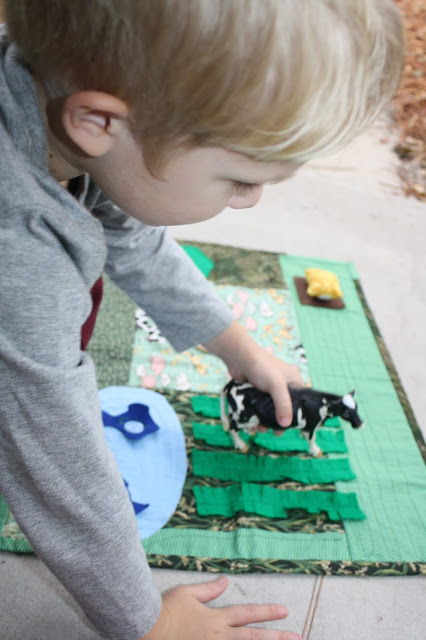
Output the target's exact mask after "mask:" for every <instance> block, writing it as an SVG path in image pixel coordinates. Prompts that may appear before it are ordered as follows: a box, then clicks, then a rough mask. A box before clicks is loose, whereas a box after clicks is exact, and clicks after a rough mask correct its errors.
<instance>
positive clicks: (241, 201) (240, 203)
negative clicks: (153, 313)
mask: <svg viewBox="0 0 426 640" xmlns="http://www.w3.org/2000/svg"><path fill="white" fill-rule="evenodd" d="M262 193H263V185H262V184H259V185H257V186H256V187H255V188H254V189H250V192H249V193H247V194H245V195H243V194H235V195H233V196H232V198H231V199H230V201H229V202H228V205H227V206H228V207H230V208H231V209H249V208H250V207H254V205H255V204H257V203H258V202H259V200H260V198H261V196H262Z"/></svg>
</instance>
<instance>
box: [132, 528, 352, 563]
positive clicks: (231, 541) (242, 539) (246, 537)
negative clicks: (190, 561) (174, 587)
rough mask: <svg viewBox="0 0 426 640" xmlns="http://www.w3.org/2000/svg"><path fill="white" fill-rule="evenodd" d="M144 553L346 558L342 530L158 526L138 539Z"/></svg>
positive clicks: (346, 552)
mask: <svg viewBox="0 0 426 640" xmlns="http://www.w3.org/2000/svg"><path fill="white" fill-rule="evenodd" d="M142 544H143V547H144V549H145V551H146V553H148V554H152V555H157V554H159V555H162V554H165V555H167V554H169V555H171V556H176V555H178V556H199V557H201V558H203V557H212V558H228V559H230V560H233V559H236V558H245V559H252V558H259V559H268V560H280V559H282V558H285V559H286V560H323V559H324V558H327V560H328V561H330V562H337V561H345V560H348V558H349V551H348V547H347V542H346V536H345V535H344V534H342V533H333V532H328V533H318V534H316V535H311V534H309V533H282V532H275V531H263V530H259V529H238V530H237V531H210V530H207V531H206V530H202V529H185V530H179V529H162V530H161V531H158V532H157V533H155V534H154V535H153V536H150V537H149V538H146V539H145V540H143V541H142Z"/></svg>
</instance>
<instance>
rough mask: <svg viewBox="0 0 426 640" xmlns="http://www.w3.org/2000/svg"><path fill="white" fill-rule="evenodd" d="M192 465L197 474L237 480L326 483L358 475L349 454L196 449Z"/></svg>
mask: <svg viewBox="0 0 426 640" xmlns="http://www.w3.org/2000/svg"><path fill="white" fill-rule="evenodd" d="M192 465H193V473H194V475H195V476H207V477H210V478H218V479H219V480H234V481H236V482H242V481H247V482H251V481H254V482H273V481H279V480H285V479H290V480H295V481H296V482H303V483H304V484H324V483H330V482H336V481H337V480H353V479H354V478H355V475H354V473H353V471H352V469H351V468H350V465H349V460H348V459H347V458H339V459H336V460H317V459H311V458H310V459H306V460H303V459H301V458H294V457H279V458H272V457H271V456H252V455H247V454H241V453H228V452H227V451H220V452H215V451H212V452H211V451H200V450H199V449H194V450H193V452H192Z"/></svg>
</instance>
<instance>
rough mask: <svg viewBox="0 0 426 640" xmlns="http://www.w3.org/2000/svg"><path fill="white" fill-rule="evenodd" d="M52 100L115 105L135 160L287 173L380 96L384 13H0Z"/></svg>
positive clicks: (158, 1)
mask: <svg viewBox="0 0 426 640" xmlns="http://www.w3.org/2000/svg"><path fill="white" fill-rule="evenodd" d="M6 21H7V23H8V29H9V32H10V36H11V38H12V40H14V41H16V43H17V44H18V46H19V47H20V49H21V51H22V54H23V56H24V58H25V60H26V61H27V63H28V64H29V65H30V67H31V68H32V69H33V71H34V72H35V74H36V76H37V77H38V78H39V80H40V82H41V83H42V85H43V87H44V90H45V92H46V93H47V94H48V96H50V98H51V99H52V101H54V99H59V98H63V97H65V96H69V95H71V94H73V93H76V92H81V91H87V90H90V91H92V90H94V91H98V92H102V93H105V94H107V95H111V96H114V97H117V98H119V99H120V100H121V101H122V102H123V103H124V104H125V105H126V106H127V107H128V115H126V120H127V121H128V123H129V124H130V129H131V131H132V135H133V136H134V137H135V138H136V139H137V140H138V142H140V143H141V145H142V149H143V155H144V160H145V162H146V164H147V166H148V167H149V168H150V169H152V170H153V171H160V169H161V167H162V163H163V161H164V160H165V159H167V156H168V152H169V151H170V150H173V149H182V148H184V149H185V148H186V149H193V148H199V147H223V148H226V149H229V150H233V151H238V152H241V153H243V154H246V155H248V156H251V157H253V158H255V159H256V160H261V161H266V162H290V163H299V162H303V161H305V160H308V159H310V158H311V157H313V156H315V155H317V154H318V153H323V152H325V151H327V152H328V151H333V150H334V149H336V148H337V147H340V146H342V145H343V144H345V143H347V142H348V141H349V140H350V139H351V138H353V137H354V136H355V135H356V134H357V133H359V132H360V131H361V130H362V129H363V128H365V126H366V125H367V124H368V123H369V122H370V121H371V120H372V119H373V118H374V117H375V116H376V115H377V113H378V112H379V111H380V110H381V108H382V107H383V105H384V104H386V102H387V101H388V100H389V99H390V98H391V96H392V95H393V93H394V91H395V89H396V87H397V84H398V79H399V73H400V69H401V64H402V59H403V38H402V31H401V24H400V20H399V16H398V13H397V10H396V8H395V6H394V4H393V2H392V0H261V1H259V0H90V2H88V1H87V0H37V2H33V1H32V0H6Z"/></svg>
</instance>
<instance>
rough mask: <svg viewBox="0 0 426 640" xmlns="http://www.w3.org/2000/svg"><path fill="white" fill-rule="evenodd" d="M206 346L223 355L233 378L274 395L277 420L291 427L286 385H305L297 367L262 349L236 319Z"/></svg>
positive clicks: (289, 404)
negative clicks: (245, 381)
mask: <svg viewBox="0 0 426 640" xmlns="http://www.w3.org/2000/svg"><path fill="white" fill-rule="evenodd" d="M205 347H206V348H207V349H208V350H209V351H210V352H211V353H214V354H215V355H217V356H219V357H220V358H222V360H223V361H224V362H225V364H226V365H227V367H228V369H229V373H230V374H231V376H232V378H234V379H235V380H238V381H239V382H242V381H244V380H247V381H248V382H250V383H251V384H252V385H254V386H255V387H256V388H257V389H259V390H260V391H266V392H267V393H269V394H270V395H271V396H272V400H273V402H274V406H275V417H276V419H277V422H278V423H279V424H280V425H281V426H283V427H288V426H289V425H290V424H291V421H292V415H293V409H292V405H291V400H290V395H289V393H288V389H287V385H288V384H292V385H293V386H304V382H303V380H302V376H301V375H300V371H299V369H298V367H296V366H295V365H291V364H287V363H286V362H284V361H283V360H280V359H278V358H276V357H275V356H273V355H271V354H270V353H268V352H267V351H265V349H262V347H260V346H259V345H258V344H257V343H256V342H255V341H254V340H253V339H252V338H251V337H250V335H249V334H248V332H247V331H246V330H245V329H244V328H243V327H242V326H241V325H240V324H238V323H237V322H233V323H232V324H231V325H230V326H229V327H228V328H227V329H225V331H223V332H222V333H221V334H219V335H218V336H216V338H213V339H212V340H210V341H209V342H206V344H205Z"/></svg>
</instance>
